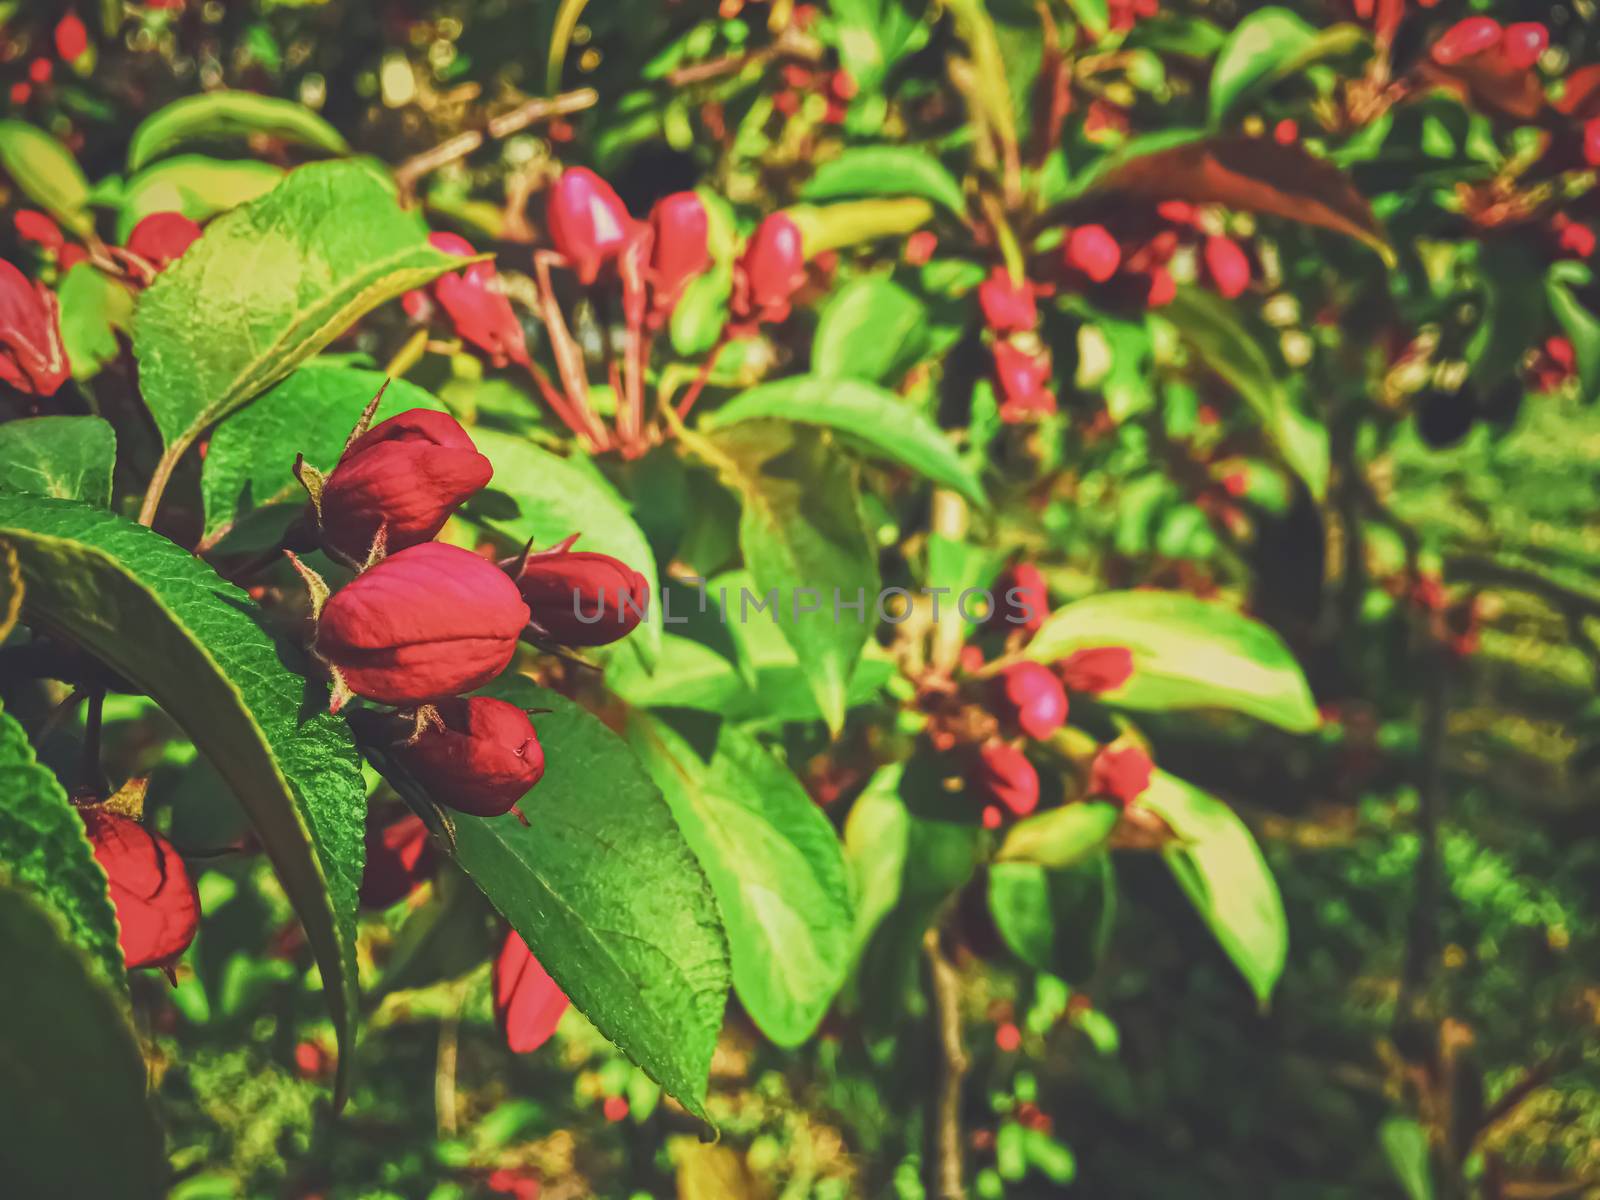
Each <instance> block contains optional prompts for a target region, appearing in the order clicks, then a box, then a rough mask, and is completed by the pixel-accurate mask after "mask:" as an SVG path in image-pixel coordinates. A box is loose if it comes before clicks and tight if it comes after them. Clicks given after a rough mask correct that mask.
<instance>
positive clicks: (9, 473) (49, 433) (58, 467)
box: [0, 417, 117, 508]
mask: <svg viewBox="0 0 1600 1200" xmlns="http://www.w3.org/2000/svg"><path fill="white" fill-rule="evenodd" d="M116 462H117V435H116V432H115V431H114V430H113V429H112V428H111V425H110V424H109V423H108V422H106V421H104V420H102V419H101V418H99V417H23V418H21V419H19V420H15V421H6V422H5V423H4V424H0V492H27V493H29V494H30V495H34V496H53V497H55V498H56V499H58V500H84V501H87V502H88V503H90V504H97V505H99V506H100V507H102V508H104V507H106V506H108V505H109V504H110V503H111V471H112V468H113V467H115V466H116Z"/></svg>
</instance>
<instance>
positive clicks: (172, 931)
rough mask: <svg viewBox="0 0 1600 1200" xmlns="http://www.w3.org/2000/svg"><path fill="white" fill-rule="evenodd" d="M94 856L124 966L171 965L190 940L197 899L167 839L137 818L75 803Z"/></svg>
mask: <svg viewBox="0 0 1600 1200" xmlns="http://www.w3.org/2000/svg"><path fill="white" fill-rule="evenodd" d="M78 814H79V816H81V817H82V818H83V825H84V832H85V833H86V834H88V836H89V844H90V845H91V846H92V847H93V848H94V857H95V861H96V862H98V863H99V864H100V866H101V868H102V869H103V870H104V871H105V873H106V879H107V881H108V883H109V885H110V889H111V904H112V906H113V907H114V908H115V909H116V910H117V942H118V944H119V945H120V946H121V947H122V957H123V959H124V960H125V961H126V962H127V964H128V969H129V970H132V969H134V968H136V967H167V966H171V965H172V964H173V963H174V962H175V961H176V960H177V958H178V956H179V955H181V954H182V953H183V952H184V951H185V950H186V949H188V947H189V943H190V942H192V941H193V940H194V932H195V929H196V927H197V926H198V925H199V923H200V899H199V897H198V896H197V895H196V894H195V890H194V884H192V883H190V882H189V872H188V870H187V869H186V868H185V867H184V865H183V859H182V858H180V857H179V856H178V852H177V850H175V849H174V848H173V845H172V843H171V842H169V841H167V839H166V838H164V837H161V836H160V835H159V834H155V833H151V832H150V831H149V830H148V829H146V828H145V827H144V826H143V825H141V824H140V823H139V822H137V821H133V820H129V819H128V818H127V817H122V816H118V815H117V814H116V813H112V812H106V811H105V810H103V809H89V808H84V809H79V810H78Z"/></svg>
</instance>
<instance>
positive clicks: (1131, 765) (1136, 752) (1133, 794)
mask: <svg viewBox="0 0 1600 1200" xmlns="http://www.w3.org/2000/svg"><path fill="white" fill-rule="evenodd" d="M1151 770H1152V764H1151V762H1150V756H1149V755H1148V754H1146V753H1145V752H1144V751H1143V750H1141V749H1139V747H1137V746H1104V747H1102V748H1101V750H1100V753H1098V754H1096V755H1095V756H1094V765H1093V766H1091V767H1090V768H1089V794H1090V795H1091V796H1100V797H1104V798H1106V799H1109V800H1115V801H1117V802H1118V803H1120V804H1123V805H1128V804H1132V803H1133V802H1134V801H1135V800H1137V799H1138V798H1139V796H1140V795H1141V794H1142V793H1143V792H1144V790H1145V788H1147V787H1149V786H1150V772H1151Z"/></svg>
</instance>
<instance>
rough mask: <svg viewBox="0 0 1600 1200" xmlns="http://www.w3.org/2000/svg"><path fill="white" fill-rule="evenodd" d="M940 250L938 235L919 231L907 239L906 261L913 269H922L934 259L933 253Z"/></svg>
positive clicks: (923, 230) (924, 230)
mask: <svg viewBox="0 0 1600 1200" xmlns="http://www.w3.org/2000/svg"><path fill="white" fill-rule="evenodd" d="M938 248H939V238H938V235H936V234H933V233H930V232H928V230H926V229H919V230H917V232H916V233H913V234H912V235H911V236H910V237H908V238H906V248H905V260H906V262H907V263H909V264H910V265H911V266H913V267H920V266H922V265H923V264H924V263H926V262H927V261H928V260H929V259H931V258H932V257H933V252H934V251H935V250H937V249H938Z"/></svg>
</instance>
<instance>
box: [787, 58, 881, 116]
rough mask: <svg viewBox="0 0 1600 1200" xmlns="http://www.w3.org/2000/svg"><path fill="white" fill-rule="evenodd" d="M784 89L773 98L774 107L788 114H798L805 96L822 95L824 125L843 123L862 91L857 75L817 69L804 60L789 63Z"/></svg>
mask: <svg viewBox="0 0 1600 1200" xmlns="http://www.w3.org/2000/svg"><path fill="white" fill-rule="evenodd" d="M781 75H782V79H783V90H782V91H781V92H779V93H778V94H777V95H776V96H774V97H773V98H772V107H773V108H775V109H777V110H778V111H779V112H780V113H782V114H783V115H784V116H786V117H792V116H795V115H796V114H798V113H799V112H800V106H801V105H802V104H803V103H804V102H805V98H806V97H807V96H811V95H820V96H822V98H823V99H824V101H825V102H826V103H825V104H824V106H823V109H822V123H823V124H824V125H842V124H843V123H844V118H845V113H846V112H848V111H849V108H850V101H852V100H854V99H855V98H856V93H857V92H858V91H860V88H859V87H857V85H856V81H855V79H854V77H853V76H852V75H851V74H850V72H848V71H844V70H832V71H829V70H818V69H816V68H814V67H809V66H806V65H804V64H803V63H787V64H785V65H784V68H783V70H782V72H781Z"/></svg>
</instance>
